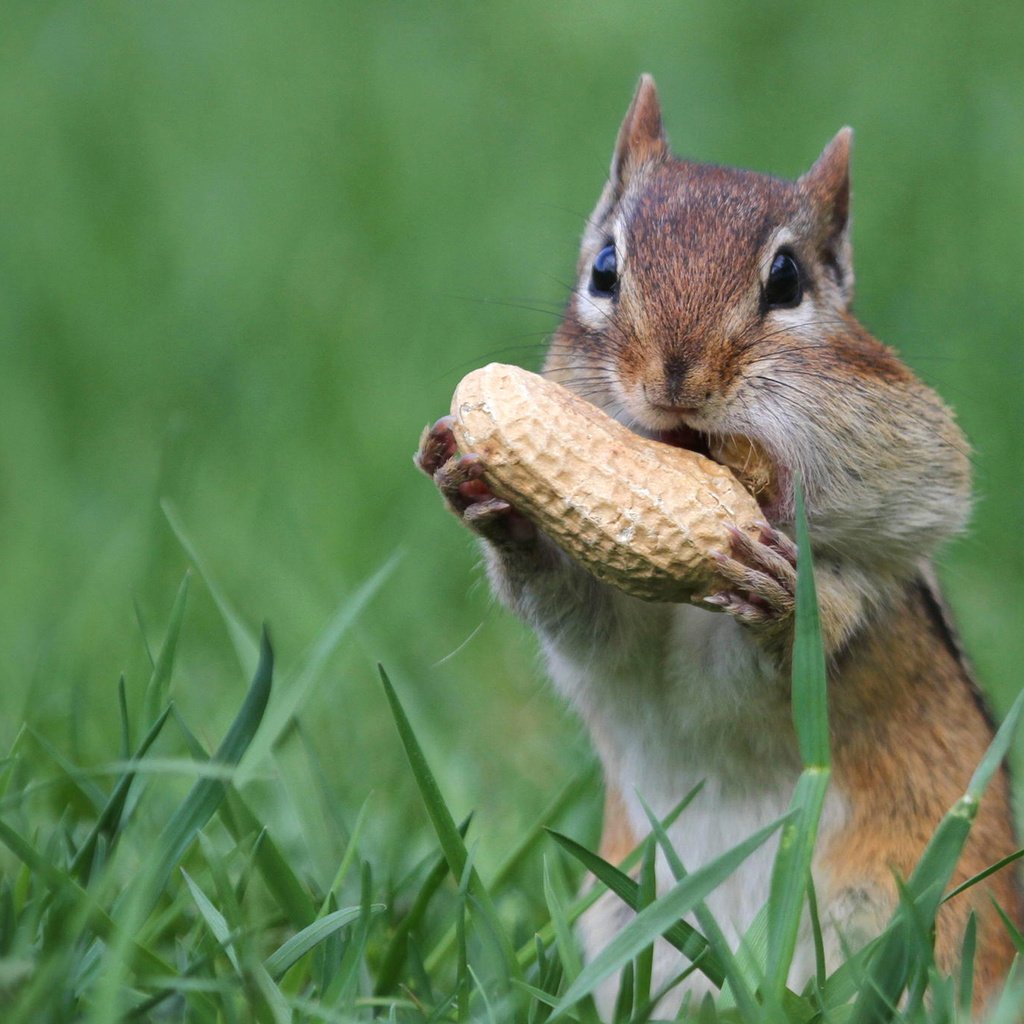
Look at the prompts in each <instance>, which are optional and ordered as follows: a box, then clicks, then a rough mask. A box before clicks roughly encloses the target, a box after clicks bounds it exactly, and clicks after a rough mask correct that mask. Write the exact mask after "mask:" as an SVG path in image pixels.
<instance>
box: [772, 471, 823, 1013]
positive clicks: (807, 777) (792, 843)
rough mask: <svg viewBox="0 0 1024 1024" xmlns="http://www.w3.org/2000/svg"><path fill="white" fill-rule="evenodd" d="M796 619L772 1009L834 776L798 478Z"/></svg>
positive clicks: (781, 990) (779, 995)
mask: <svg viewBox="0 0 1024 1024" xmlns="http://www.w3.org/2000/svg"><path fill="white" fill-rule="evenodd" d="M794 491H795V495H796V542H797V550H798V552H799V557H798V571H797V583H796V624H795V630H794V638H793V676H792V698H791V699H792V706H793V725H794V728H795V729H796V736H797V743H798V745H799V748H800V756H801V758H802V760H803V764H804V770H803V772H802V773H801V775H800V778H799V779H798V780H797V785H796V790H795V791H794V793H793V799H792V801H791V802H790V808H791V809H792V810H794V811H795V812H796V816H795V817H794V818H792V819H791V820H790V821H789V822H787V823H786V825H785V826H784V828H783V830H782V835H781V836H780V838H779V849H778V853H777V854H776V856H775V863H774V865H773V866H772V880H771V889H770V892H769V897H768V966H767V973H766V991H765V998H766V1000H767V1002H768V1006H769V1009H770V1008H771V1007H773V1006H774V1007H776V1008H777V1007H779V1006H781V1004H782V1001H783V998H784V996H785V990H786V980H787V977H788V975H789V967H790V964H791V962H792V960H793V952H794V950H795V949H796V940H797V933H798V932H799V929H800V921H801V918H802V916H803V909H804V897H805V894H806V892H807V886H808V885H809V884H810V880H811V859H812V857H813V856H814V843H815V840H816V838H817V835H818V824H819V822H820V820H821V811H822V808H823V807H824V805H825V794H826V792H827V791H828V784H829V779H830V777H831V774H832V769H831V753H830V750H829V733H828V683H827V678H826V672H825V652H824V648H823V645H822V640H821V621H820V616H819V613H818V596H817V591H816V588H815V585H814V565H813V560H812V557H811V543H810V535H809V533H808V529H807V514H806V510H805V508H804V499H803V488H802V487H801V485H800V481H799V480H797V481H795V485H794Z"/></svg>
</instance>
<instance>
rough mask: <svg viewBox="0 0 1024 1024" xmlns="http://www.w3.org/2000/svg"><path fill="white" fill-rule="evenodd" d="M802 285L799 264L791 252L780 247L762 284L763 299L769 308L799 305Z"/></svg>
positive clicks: (802, 289)
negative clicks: (766, 278) (763, 284)
mask: <svg viewBox="0 0 1024 1024" xmlns="http://www.w3.org/2000/svg"><path fill="white" fill-rule="evenodd" d="M803 293H804V286H803V280H802V274H801V272H800V264H799V263H797V261H796V259H795V258H794V256H793V255H792V253H789V252H786V250H785V249H780V250H779V251H778V252H777V253H776V254H775V259H773V260H772V268H771V270H769V271H768V281H767V283H766V284H765V286H764V293H763V300H764V304H765V306H766V307H767V308H769V309H778V308H782V309H786V308H790V307H792V306H798V305H800V300H801V299H802V298H803Z"/></svg>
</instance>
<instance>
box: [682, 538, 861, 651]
mask: <svg viewBox="0 0 1024 1024" xmlns="http://www.w3.org/2000/svg"><path fill="white" fill-rule="evenodd" d="M729 533H730V537H731V542H730V546H729V550H728V551H719V552H716V553H715V554H714V556H713V557H714V559H715V563H716V565H717V566H718V572H719V574H720V575H721V576H722V577H723V578H724V579H725V580H726V582H727V583H729V584H730V587H729V588H728V589H725V590H720V591H718V592H716V593H714V594H710V595H707V596H704V597H700V598H697V599H696V600H695V603H697V604H705V605H710V606H711V607H713V608H719V609H721V610H722V611H724V612H726V613H727V614H729V615H731V616H733V618H735V619H737V620H738V621H739V622H742V623H743V624H744V625H745V626H746V627H748V629H750V631H751V632H752V633H753V634H754V635H756V636H757V637H758V638H759V639H760V640H761V642H762V643H763V644H764V646H765V647H766V648H767V649H768V650H770V651H773V652H776V653H785V652H786V651H788V648H789V643H790V640H791V637H792V633H793V623H794V613H795V610H796V561H797V549H796V544H794V543H793V541H792V540H790V538H789V537H787V536H786V535H785V534H784V533H782V532H781V531H779V530H777V529H775V527H773V526H770V525H769V524H768V523H762V524H760V531H759V533H758V535H757V536H756V537H751V536H750V535H749V534H747V533H744V532H743V531H742V530H739V529H737V528H736V527H730V530H729ZM817 591H818V606H819V612H820V616H821V626H822V638H823V640H824V644H825V654H826V656H832V655H833V654H835V653H836V652H837V651H838V650H839V649H840V648H841V647H842V646H843V645H844V644H845V643H846V641H847V640H848V639H849V638H850V636H851V635H852V634H853V633H854V632H855V631H856V630H857V628H858V626H859V625H860V624H861V622H862V619H863V616H864V611H865V609H864V599H863V594H862V592H861V590H860V589H859V588H858V587H857V586H856V584H854V583H851V582H849V581H847V580H845V579H844V577H843V575H842V574H841V573H836V572H829V573H820V574H819V576H818V580H817Z"/></svg>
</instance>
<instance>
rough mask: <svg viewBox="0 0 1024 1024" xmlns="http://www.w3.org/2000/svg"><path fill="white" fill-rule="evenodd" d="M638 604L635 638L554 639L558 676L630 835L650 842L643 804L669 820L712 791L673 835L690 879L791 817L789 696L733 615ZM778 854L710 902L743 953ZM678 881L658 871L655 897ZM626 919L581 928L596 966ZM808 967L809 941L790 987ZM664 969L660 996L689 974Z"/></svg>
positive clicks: (613, 908)
mask: <svg viewBox="0 0 1024 1024" xmlns="http://www.w3.org/2000/svg"><path fill="white" fill-rule="evenodd" d="M624 600H625V601H631V599H624ZM631 603H635V604H636V605H637V606H638V607H637V608H635V609H630V612H631V614H632V615H633V618H632V620H630V618H629V617H628V616H627V617H626V618H625V619H624V621H625V622H627V623H628V622H629V621H632V622H634V623H635V625H636V632H635V633H632V634H631V633H629V632H628V631H624V632H623V633H622V634H621V635H620V636H619V637H618V638H613V642H612V643H611V644H608V645H605V644H600V643H599V644H597V645H596V646H595V647H594V648H593V649H592V650H588V651H581V650H579V649H576V650H566V649H564V647H560V645H559V643H558V640H557V637H556V638H549V639H548V640H547V642H546V643H545V650H546V654H547V657H548V664H549V669H550V672H551V674H552V676H553V678H554V680H555V683H556V685H557V686H558V688H559V690H560V691H561V692H562V693H564V694H565V695H566V696H567V697H568V698H569V699H570V700H571V701H572V703H573V704H574V705H575V706H576V708H577V709H578V710H579V712H580V714H581V715H582V717H583V718H584V719H585V720H586V722H587V724H588V725H589V726H590V728H591V732H592V734H593V736H594V741H595V745H596V746H597V747H598V750H599V753H600V754H601V758H602V761H603V763H604V766H605V773H606V778H607V781H608V783H609V784H610V785H614V786H615V787H616V789H617V790H618V792H619V794H620V796H621V797H622V800H623V803H624V805H625V807H626V811H627V814H628V818H629V824H630V827H631V830H632V832H633V834H634V835H636V836H643V835H646V834H647V833H648V832H649V831H650V829H649V826H648V824H647V817H646V814H645V812H644V810H643V806H642V804H641V801H640V797H643V800H644V801H646V802H647V804H648V805H649V806H650V807H651V809H652V810H653V811H654V813H655V814H657V815H658V816H659V817H664V816H666V815H667V814H668V813H669V812H670V811H671V810H672V808H673V807H674V806H675V805H676V804H677V803H678V802H679V801H680V800H681V799H682V797H684V796H685V795H686V794H687V793H688V792H689V791H690V790H691V789H692V788H693V787H694V786H695V785H697V784H698V783H700V782H703V783H704V785H703V788H702V790H701V792H700V793H699V794H698V796H697V797H696V799H695V800H694V801H693V803H692V804H691V805H690V806H689V807H688V808H687V809H686V810H685V811H684V812H683V814H682V815H681V816H680V818H679V819H678V820H677V821H676V822H675V823H674V824H673V825H672V826H671V828H670V830H669V836H670V838H671V840H672V843H673V845H674V847H675V849H676V851H677V853H678V854H679V856H680V858H681V859H682V861H683V864H684V865H685V867H686V868H687V869H688V870H691V871H692V870H694V869H696V868H699V867H701V866H703V865H705V864H707V863H708V862H710V861H712V860H714V859H715V858H716V857H718V856H720V855H721V854H723V853H725V852H726V851H727V850H729V849H730V848H731V847H733V846H735V845H737V844H738V843H740V842H742V841H743V840H744V839H746V838H748V837H749V836H750V835H751V834H752V833H754V832H755V831H757V830H758V829H759V828H761V827H763V826H764V825H767V824H769V823H770V822H772V821H774V820H776V819H777V818H779V817H780V816H781V815H782V814H784V813H785V812H786V810H787V808H788V806H789V803H790V799H791V797H792V793H793V787H794V785H795V783H796V780H797V777H798V775H799V772H800V762H799V757H798V753H797V747H796V739H795V736H794V733H793V727H792V722H791V717H790V704H789V699H788V686H787V685H786V683H785V681H784V680H782V679H780V678H779V677H778V674H777V672H776V670H775V669H774V668H773V667H772V665H771V664H770V663H769V662H768V661H767V659H765V657H764V656H763V655H762V654H761V653H760V652H759V650H758V649H757V648H756V647H755V645H754V644H753V643H752V642H751V641H750V640H749V638H748V637H747V636H746V634H745V633H744V631H743V629H742V627H740V626H739V625H738V624H737V623H735V622H734V621H732V620H731V619H729V618H727V617H726V616H724V615H715V614H713V613H710V612H707V611H704V610H703V609H699V608H691V607H689V606H682V605H675V606H662V607H652V606H651V605H646V604H643V603H642V602H631ZM616 642H617V644H618V647H619V648H620V650H618V651H616V650H615V649H614V648H615V643H616ZM843 814H844V811H843V807H842V806H841V801H840V800H839V799H838V798H837V797H836V796H834V795H832V796H830V798H829V801H828V802H827V806H826V809H825V815H826V821H825V822H823V826H824V827H825V828H826V829H828V828H829V827H834V826H835V825H837V824H838V823H839V821H840V820H841V819H842V817H843ZM776 846H777V841H776V839H775V837H773V839H772V840H769V841H768V842H767V843H766V844H765V845H764V846H762V847H761V848H760V849H759V850H757V851H755V853H754V854H753V855H751V856H750V857H749V858H748V859H747V860H746V861H745V862H744V863H743V864H742V865H741V866H740V867H739V869H738V870H737V871H736V872H735V873H734V874H733V875H732V876H731V877H730V878H729V879H728V880H727V881H726V882H725V883H724V884H723V885H721V886H720V887H719V888H718V889H717V890H716V891H715V892H714V893H712V894H711V896H710V897H709V898H708V899H707V901H706V903H707V906H708V908H709V909H710V910H711V912H712V914H713V915H714V917H715V918H716V920H717V921H718V923H719V925H720V926H721V928H722V930H723V931H724V933H725V935H726V937H727V938H728V939H729V940H730V942H731V944H732V945H733V947H734V948H735V946H736V944H737V943H738V941H739V939H740V938H741V937H742V935H743V934H744V933H745V932H746V930H747V928H748V927H749V926H750V924H751V922H752V921H753V919H754V917H755V916H756V914H757V912H758V911H759V910H760V909H761V907H762V906H764V904H765V902H766V900H767V897H768V890H769V883H770V878H771V869H772V861H773V858H774V855H775V849H776ZM673 882H674V879H673V877H672V875H671V873H670V871H669V870H668V866H667V864H666V863H665V862H664V860H663V859H662V860H660V862H659V865H658V888H659V891H662V892H663V891H665V890H666V889H667V888H669V887H670V886H671V885H672V884H673ZM628 918H629V913H628V912H627V911H626V910H625V908H624V906H623V904H621V902H619V901H618V900H617V899H615V898H614V897H609V898H606V899H605V900H603V901H602V903H600V904H599V905H598V907H597V908H595V911H594V912H592V913H591V915H590V917H589V920H588V921H585V923H584V927H583V931H584V940H585V943H586V945H587V947H588V952H589V953H590V955H593V954H594V953H595V952H596V951H597V950H599V949H600V948H602V946H604V945H605V944H607V942H608V941H610V940H611V939H612V938H613V937H614V934H615V933H616V932H617V931H618V930H619V928H621V927H622V925H623V924H624V923H625V921H627V920H628ZM813 963H814V962H813V953H812V950H811V948H810V944H809V943H807V944H806V948H805V949H803V950H799V951H798V957H797V963H796V964H795V965H794V972H793V973H794V975H796V974H797V973H804V975H805V977H806V976H807V975H809V974H810V973H811V972H812V971H813ZM656 966H657V968H658V969H657V970H656V978H655V984H656V985H657V983H658V982H659V981H665V980H667V979H668V978H669V977H671V975H672V973H673V972H675V971H677V970H679V969H681V967H682V966H683V962H682V961H681V960H680V959H679V957H678V955H677V954H675V953H674V951H672V950H671V949H670V948H669V947H667V946H665V947H664V949H662V950H661V951H660V952H659V953H658V957H657V965H656ZM794 980H795V978H794ZM689 987H690V988H691V989H697V990H698V991H697V992H695V995H696V994H699V990H701V989H702V988H703V987H704V985H703V982H702V976H701V975H694V976H693V977H692V983H691V984H690V986H689ZM679 995H680V993H676V997H675V999H674V1000H672V1001H674V1002H678V998H679ZM603 1001H607V993H606V997H605V1000H603ZM663 1008H665V1007H663Z"/></svg>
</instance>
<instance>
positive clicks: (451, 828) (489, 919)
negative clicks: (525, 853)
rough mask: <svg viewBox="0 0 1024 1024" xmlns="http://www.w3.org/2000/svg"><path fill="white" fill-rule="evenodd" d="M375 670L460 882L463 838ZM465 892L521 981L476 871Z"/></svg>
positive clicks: (394, 697)
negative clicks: (467, 891)
mask: <svg viewBox="0 0 1024 1024" xmlns="http://www.w3.org/2000/svg"><path fill="white" fill-rule="evenodd" d="M377 668H378V671H379V672H380V678H381V682H382V683H383V685H384V693H385V694H386V696H387V699H388V703H389V704H390V705H391V714H392V717H393V718H394V720H395V725H396V727H397V728H398V735H399V737H400V738H401V741H402V746H403V747H404V748H405V756H406V757H407V758H408V761H409V766H410V767H411V768H412V773H413V778H415V780H416V785H417V787H418V788H419V791H420V797H421V798H422V800H423V805H424V807H425V808H426V811H427V814H428V816H429V817H430V821H431V824H432V825H433V826H434V831H435V832H436V833H437V838H438V841H439V842H440V844H441V850H442V852H443V853H444V856H445V859H446V860H447V861H448V867H449V869H450V870H451V873H452V875H453V876H454V877H455V878H462V875H463V872H464V871H465V869H466V860H467V856H468V855H467V852H466V846H465V844H464V843H463V841H462V836H460V835H459V830H458V828H457V827H456V825H455V819H454V818H453V817H452V813H451V811H450V810H449V809H448V805H447V804H446V803H445V801H444V797H443V796H442V795H441V789H440V787H439V786H438V784H437V780H436V779H435V778H434V773H433V772H432V771H431V770H430V766H429V765H428V764H427V759H426V758H425V757H424V756H423V751H422V750H421V749H420V745H419V741H418V740H417V739H416V735H415V733H414V732H413V731H412V726H411V725H410V724H409V719H408V718H407V717H406V714H405V710H404V709H403V707H402V704H401V702H400V701H399V699H398V694H397V693H395V688H394V687H393V686H392V685H391V680H390V679H388V676H387V673H386V672H385V671H384V668H383V666H381V665H378V666H377ZM468 889H469V894H470V896H472V898H473V901H474V902H475V904H476V906H477V907H478V909H479V911H480V914H481V917H482V919H483V921H484V923H485V924H486V925H487V928H488V930H489V931H490V932H491V933H492V934H493V936H494V938H495V940H496V941H497V943H498V945H499V947H500V952H501V957H502V959H503V960H504V962H505V969H506V972H507V976H508V978H509V979H516V980H522V972H521V971H520V969H519V964H518V963H517V961H516V954H515V950H514V949H513V948H512V943H511V942H510V940H509V937H508V935H507V933H506V932H505V929H504V927H503V926H502V924H501V921H500V920H499V918H498V912H497V910H495V908H494V904H493V902H492V901H491V896H490V893H489V892H488V891H487V889H486V887H485V886H484V884H483V882H482V881H481V880H480V876H479V875H478V874H477V873H476V870H475V869H471V871H470V874H469V880H468Z"/></svg>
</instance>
